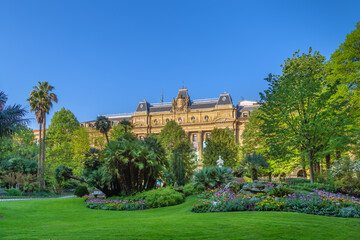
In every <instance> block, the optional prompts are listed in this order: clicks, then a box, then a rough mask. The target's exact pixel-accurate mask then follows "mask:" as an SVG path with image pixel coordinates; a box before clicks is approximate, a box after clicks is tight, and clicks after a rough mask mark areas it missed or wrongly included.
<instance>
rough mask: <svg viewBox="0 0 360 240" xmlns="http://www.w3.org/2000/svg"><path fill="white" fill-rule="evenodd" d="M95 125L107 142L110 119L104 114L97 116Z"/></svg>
mask: <svg viewBox="0 0 360 240" xmlns="http://www.w3.org/2000/svg"><path fill="white" fill-rule="evenodd" d="M95 127H96V129H97V130H99V131H100V132H101V133H102V134H104V135H105V138H106V142H107V143H109V137H108V132H109V131H110V129H111V123H110V120H109V119H108V118H107V117H105V116H98V118H97V119H96V122H95Z"/></svg>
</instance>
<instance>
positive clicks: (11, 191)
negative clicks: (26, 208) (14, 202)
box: [7, 188, 22, 197]
mask: <svg viewBox="0 0 360 240" xmlns="http://www.w3.org/2000/svg"><path fill="white" fill-rule="evenodd" d="M7 193H8V194H7V196H14V197H15V196H21V195H22V193H21V191H20V190H19V189H16V188H12V189H9V190H7Z"/></svg>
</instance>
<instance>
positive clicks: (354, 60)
mask: <svg viewBox="0 0 360 240" xmlns="http://www.w3.org/2000/svg"><path fill="white" fill-rule="evenodd" d="M328 72H329V75H328V77H327V79H328V81H329V82H331V83H334V84H338V89H339V90H338V92H337V94H336V98H343V97H345V98H346V99H347V100H348V101H349V103H348V104H347V105H346V107H347V108H349V111H350V114H349V115H351V116H353V117H356V118H357V120H356V122H357V124H354V125H353V126H352V128H353V129H354V130H355V131H358V130H359V129H360V124H358V123H359V121H360V22H358V23H357V24H356V27H355V29H354V30H353V31H351V33H349V34H347V36H346V39H345V42H343V43H342V44H341V45H340V46H339V48H338V49H336V50H335V52H334V53H333V54H332V55H331V57H330V60H329V64H328ZM342 145H344V144H341V145H340V147H341V146H342ZM338 146H339V145H338ZM352 146H355V149H354V150H355V151H357V154H358V155H359V154H360V141H358V142H357V143H356V144H355V145H352ZM340 153H341V152H340V151H339V150H338V151H337V154H336V155H337V157H339V156H340ZM327 159H328V162H329V163H330V154H328V156H327Z"/></svg>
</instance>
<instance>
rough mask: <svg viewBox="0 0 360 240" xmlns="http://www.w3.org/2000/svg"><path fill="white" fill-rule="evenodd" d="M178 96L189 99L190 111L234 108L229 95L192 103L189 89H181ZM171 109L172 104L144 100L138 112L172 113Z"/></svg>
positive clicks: (224, 94)
mask: <svg viewBox="0 0 360 240" xmlns="http://www.w3.org/2000/svg"><path fill="white" fill-rule="evenodd" d="M178 96H181V97H183V98H188V99H189V107H190V109H193V110H196V109H208V108H215V107H216V106H220V105H231V106H233V101H232V98H231V96H230V94H229V93H223V94H220V96H219V98H212V99H202V100H201V99H200V100H194V101H191V100H190V95H189V93H188V90H187V88H180V89H179V93H178ZM171 109H172V103H161V104H150V103H148V102H146V101H145V100H144V101H142V102H140V103H139V105H138V107H137V109H136V112H148V113H155V112H170V110H171Z"/></svg>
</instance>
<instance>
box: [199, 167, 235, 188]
mask: <svg viewBox="0 0 360 240" xmlns="http://www.w3.org/2000/svg"><path fill="white" fill-rule="evenodd" d="M232 172H233V170H232V169H230V168H228V167H218V166H210V167H203V169H201V170H200V171H199V172H194V180H193V181H194V187H195V188H196V189H200V190H205V189H208V188H214V187H220V186H221V185H225V184H227V183H228V182H229V181H231V180H232V179H233V176H232Z"/></svg>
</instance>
